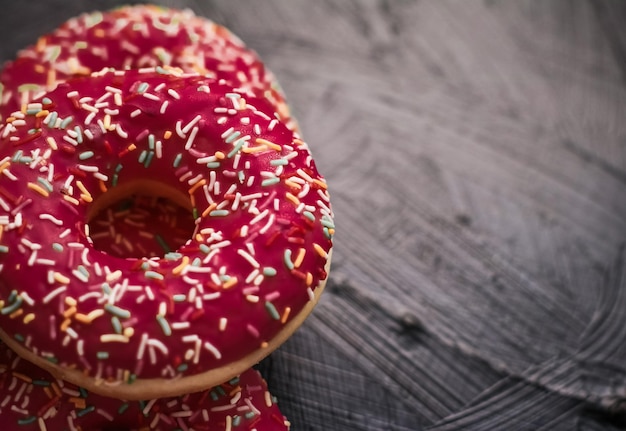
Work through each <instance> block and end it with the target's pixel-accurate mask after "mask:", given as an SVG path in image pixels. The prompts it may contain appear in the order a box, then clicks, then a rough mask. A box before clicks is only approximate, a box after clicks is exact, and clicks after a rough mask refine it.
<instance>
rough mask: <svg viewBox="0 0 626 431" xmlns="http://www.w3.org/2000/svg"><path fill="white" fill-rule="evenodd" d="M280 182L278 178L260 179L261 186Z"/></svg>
mask: <svg viewBox="0 0 626 431" xmlns="http://www.w3.org/2000/svg"><path fill="white" fill-rule="evenodd" d="M279 182H280V178H278V177H274V178H268V179H266V180H263V181H261V187H267V186H273V185H274V184H278V183H279Z"/></svg>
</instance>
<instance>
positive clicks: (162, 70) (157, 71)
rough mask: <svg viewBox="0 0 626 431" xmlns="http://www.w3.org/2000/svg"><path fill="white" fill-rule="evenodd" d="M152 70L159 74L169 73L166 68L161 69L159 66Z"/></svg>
mask: <svg viewBox="0 0 626 431" xmlns="http://www.w3.org/2000/svg"><path fill="white" fill-rule="evenodd" d="M154 70H155V71H156V73H158V74H161V75H169V74H170V73H169V72H168V71H167V70H165V69H163V68H162V67H161V66H157V67H155V69H154Z"/></svg>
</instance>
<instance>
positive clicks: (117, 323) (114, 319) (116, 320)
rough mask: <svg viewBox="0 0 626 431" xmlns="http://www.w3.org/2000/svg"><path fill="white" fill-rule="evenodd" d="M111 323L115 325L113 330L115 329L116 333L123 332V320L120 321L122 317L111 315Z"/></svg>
mask: <svg viewBox="0 0 626 431" xmlns="http://www.w3.org/2000/svg"><path fill="white" fill-rule="evenodd" d="M111 325H112V326H113V331H115V333H116V334H121V333H122V329H123V328H122V322H120V319H119V318H118V317H117V316H113V317H111Z"/></svg>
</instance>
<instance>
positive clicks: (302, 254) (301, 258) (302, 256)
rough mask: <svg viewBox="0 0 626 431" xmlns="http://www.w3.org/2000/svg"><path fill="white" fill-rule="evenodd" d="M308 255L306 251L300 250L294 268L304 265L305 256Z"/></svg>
mask: <svg viewBox="0 0 626 431" xmlns="http://www.w3.org/2000/svg"><path fill="white" fill-rule="evenodd" d="M305 254H306V250H305V249H303V248H301V249H300V250H298V256H296V260H294V261H293V266H294V267H296V268H299V267H300V265H302V261H304V255H305Z"/></svg>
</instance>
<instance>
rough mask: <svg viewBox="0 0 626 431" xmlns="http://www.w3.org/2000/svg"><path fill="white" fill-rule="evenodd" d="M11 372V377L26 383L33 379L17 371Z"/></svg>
mask: <svg viewBox="0 0 626 431" xmlns="http://www.w3.org/2000/svg"><path fill="white" fill-rule="evenodd" d="M12 374H13V377H17V378H18V379H20V380H23V381H25V382H26V383H32V381H33V379H31V378H30V377H28V376H27V375H26V374H22V373H18V372H16V371H13V373H12Z"/></svg>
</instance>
